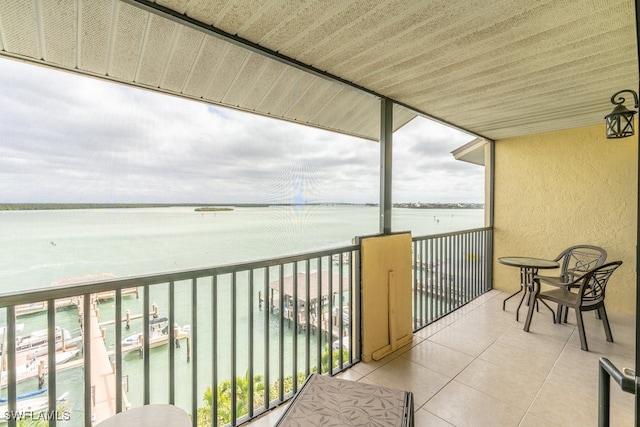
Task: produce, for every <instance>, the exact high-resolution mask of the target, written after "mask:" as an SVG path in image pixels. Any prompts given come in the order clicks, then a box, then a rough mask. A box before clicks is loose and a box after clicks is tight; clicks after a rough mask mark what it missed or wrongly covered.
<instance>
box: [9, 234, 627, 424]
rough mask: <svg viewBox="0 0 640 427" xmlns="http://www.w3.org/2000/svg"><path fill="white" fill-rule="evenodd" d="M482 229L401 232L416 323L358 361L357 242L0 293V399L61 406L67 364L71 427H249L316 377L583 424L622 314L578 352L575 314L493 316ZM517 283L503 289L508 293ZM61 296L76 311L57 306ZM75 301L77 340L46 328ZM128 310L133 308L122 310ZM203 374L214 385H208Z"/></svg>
mask: <svg viewBox="0 0 640 427" xmlns="http://www.w3.org/2000/svg"><path fill="white" fill-rule="evenodd" d="M491 235H492V230H491V229H490V228H484V229H477V230H467V231H462V232H454V233H447V234H444V235H435V236H424V237H414V238H413V239H410V240H407V239H404V241H405V242H411V243H410V245H411V248H410V252H408V253H412V256H411V257H412V259H413V262H412V265H411V268H410V270H411V273H412V276H413V280H412V283H411V286H410V288H411V289H408V288H407V286H408V285H409V283H407V282H405V283H404V285H402V287H405V288H407V290H409V291H410V295H411V298H410V305H409V306H407V307H406V310H405V311H406V312H408V313H413V315H412V316H411V325H410V328H411V329H413V330H414V331H415V333H414V334H413V336H412V338H410V342H409V344H408V345H404V346H401V348H398V349H396V350H395V351H393V352H392V353H391V354H388V355H386V356H384V357H381V358H377V357H374V359H376V360H373V361H369V362H363V361H361V355H362V360H366V359H369V360H370V359H371V357H370V355H369V356H367V355H366V354H365V353H366V351H365V350H366V348H367V344H368V343H367V341H371V331H368V332H367V331H366V328H363V325H362V319H363V316H364V315H363V314H362V313H366V311H367V310H369V311H370V308H371V307H367V306H366V304H365V305H362V304H361V302H360V301H361V292H362V289H367V288H366V286H369V285H367V284H364V283H361V281H360V280H361V279H362V277H363V276H361V270H362V268H363V265H366V264H367V260H366V256H367V254H368V252H365V251H364V247H365V246H363V245H361V244H355V245H352V246H348V247H342V248H335V249H331V250H326V251H321V252H315V253H309V254H300V255H297V256H294V257H286V258H279V259H273V260H263V261H257V262H251V263H245V264H238V265H227V266H220V267H212V268H209V269H201V270H192V271H179V272H174V273H166V274H158V275H152V276H144V277H131V278H124V279H107V280H95V278H94V281H93V282H87V283H85V284H81V285H73V284H68V285H66V286H62V287H60V288H58V289H48V290H39V291H34V292H28V293H17V294H5V295H4V296H3V298H2V302H1V303H2V306H3V307H6V308H5V309H3V310H4V313H3V314H4V316H6V317H5V318H4V319H3V320H5V319H6V325H7V326H8V327H7V340H6V342H5V344H3V345H4V346H5V347H4V348H7V350H8V351H7V352H6V354H7V356H6V357H4V358H3V361H4V363H5V366H7V368H6V371H5V372H6V373H3V374H4V377H3V383H5V384H3V387H6V388H3V391H2V394H3V396H7V397H9V406H8V407H9V408H11V407H12V406H13V409H11V410H20V408H21V407H22V406H21V405H22V404H21V403H20V400H19V399H18V400H17V401H13V399H14V398H18V396H19V395H21V394H22V393H24V392H25V391H26V390H30V389H31V390H32V389H34V388H35V387H36V386H35V384H36V381H38V384H39V388H40V389H43V388H44V389H47V394H43V395H42V396H44V397H43V398H41V399H43V402H42V405H43V408H45V409H46V408H47V407H48V408H56V407H57V408H58V409H60V406H59V405H60V402H56V400H57V399H58V397H59V396H60V395H63V394H64V392H68V391H69V390H68V389H67V388H65V387H68V385H69V382H68V380H67V377H68V375H69V373H68V372H72V373H75V374H73V375H74V378H75V381H79V382H80V383H82V387H78V386H74V388H75V389H76V390H75V391H72V393H74V395H73V398H72V399H71V402H72V403H70V405H71V406H67V407H66V409H65V411H66V412H63V414H66V415H65V416H68V417H70V418H71V419H72V421H73V422H72V425H85V426H89V425H92V424H93V423H94V422H95V421H97V422H99V421H101V420H103V419H106V418H107V417H108V416H109V415H110V414H114V413H116V412H121V411H124V410H127V409H128V408H129V407H131V406H139V405H142V404H149V403H170V404H175V405H177V406H180V407H182V408H183V409H184V410H185V411H187V412H188V413H190V414H197V415H196V416H194V417H193V426H194V427H199V426H202V425H210V424H211V419H212V417H213V419H217V422H215V423H214V425H228V424H230V425H240V424H243V423H247V422H249V423H250V425H258V426H261V425H272V424H273V422H274V421H275V420H276V419H277V418H278V417H279V416H280V415H281V414H282V412H283V410H284V408H286V405H287V404H288V402H289V400H290V399H291V398H292V397H293V396H294V394H295V392H296V391H297V390H298V388H299V387H300V386H301V385H302V382H303V381H304V378H305V377H306V376H308V375H309V374H310V373H311V372H318V373H321V374H325V375H332V376H334V375H336V376H338V377H341V378H344V379H348V380H353V381H360V382H366V383H370V384H377V385H381V386H386V387H389V388H394V389H403V390H410V391H412V392H413V393H414V402H415V407H414V409H415V415H416V422H417V424H416V425H438V424H436V423H438V422H439V423H442V425H447V424H446V423H449V424H451V425H492V424H493V425H500V426H526V425H544V423H545V422H546V423H548V424H549V425H554V424H555V425H563V426H564V425H568V426H570V425H576V426H578V425H580V426H582V425H589V424H590V423H593V422H595V421H594V420H595V419H597V416H598V405H597V402H598V359H599V357H601V356H605V357H607V358H608V359H610V360H611V361H612V362H613V363H614V364H615V365H616V366H619V367H624V366H629V367H632V366H633V363H634V338H635V336H634V333H635V330H634V321H635V319H634V318H633V317H632V316H630V315H623V314H618V313H610V318H611V323H612V330H613V334H614V339H615V342H614V343H607V342H606V340H605V339H604V335H603V332H602V327H601V325H600V324H599V322H600V321H599V320H596V319H595V318H594V317H593V316H586V330H587V334H588V336H589V338H588V339H589V345H590V348H591V351H590V352H584V351H581V350H580V342H579V337H578V334H577V331H576V324H575V319H574V318H573V317H570V318H569V322H568V323H567V324H563V325H554V324H553V323H552V322H551V319H550V318H549V317H550V316H549V315H548V313H547V312H545V310H546V309H545V308H542V309H541V312H540V313H538V314H536V315H535V317H534V322H533V326H532V329H531V332H529V333H526V332H524V331H523V321H522V319H523V317H522V316H521V317H520V319H521V321H520V322H517V321H516V320H515V318H516V316H515V309H516V307H517V301H510V302H508V303H507V309H506V310H505V311H503V310H502V303H503V300H504V298H505V297H506V296H507V295H508V293H506V292H502V291H499V290H495V289H494V290H491V288H490V287H488V285H487V284H488V283H489V282H488V280H487V277H488V276H489V271H490V266H491V264H492V263H491V257H490V256H489V253H490V252H489V248H490V241H491ZM382 239H387V237H382ZM392 250H395V249H392ZM367 251H368V249H367ZM379 262H380V261H379V260H377V261H376V263H379ZM320 272H321V274H319V273H320ZM515 283H516V282H514V283H512V284H507V283H503V284H501V285H503V286H504V287H506V288H507V289H509V288H511V289H512V288H513V287H515V286H514V285H515ZM295 285H297V286H295ZM361 285H362V286H363V287H361ZM425 285H427V286H425ZM369 290H370V291H371V289H369ZM281 295H283V296H284V297H281ZM177 296H180V298H176V297H177ZM340 296H342V297H340ZM294 301H297V303H294ZM340 301H341V302H340ZM362 301H363V303H364V302H365V301H369V303H371V301H372V300H371V299H368V300H365V299H362ZM158 302H159V303H158ZM185 302H186V304H184V303H185ZM68 305H71V306H73V307H75V308H72V309H63V306H68ZM159 306H160V308H159ZM54 307H55V308H54ZM307 308H308V309H307ZM27 309H28V310H27ZM75 309H77V310H78V312H79V314H80V317H79V318H80V320H81V324H82V325H83V326H82V333H81V338H83V341H82V342H81V343H79V342H78V340H77V339H76V338H73V337H71V336H68V337H67V336H66V335H64V334H60V333H59V332H60V331H61V328H60V325H66V326H68V325H69V324H70V322H71V321H72V319H73V318H74V316H75V314H74V313H75V311H74V310H75ZM134 309H137V310H138V311H139V312H140V313H141V314H140V315H132V313H131V311H132V310H134ZM37 311H40V312H42V313H46V314H47V315H46V316H40V319H41V321H44V320H46V321H45V322H44V323H42V326H44V327H45V330H46V334H45V335H46V336H47V338H48V340H47V339H43V342H44V343H45V345H44V346H42V345H35V343H34V346H33V348H31V349H29V350H27V351H25V349H24V348H23V344H24V340H20V339H16V334H17V332H12V331H17V330H18V325H17V321H21V320H23V319H27V320H28V321H30V322H31V323H34V322H35V319H36V317H35V316H37V315H35V314H32V313H30V312H37ZM70 313H71V314H70ZM332 313H342V315H332ZM163 316H167V317H166V318H164V317H163ZM45 317H46V319H45ZM98 317H99V319H100V321H98ZM318 320H320V321H319V322H318ZM161 321H165V323H167V324H168V325H175V324H178V323H179V324H180V325H183V326H184V324H185V323H186V321H189V322H190V328H184V331H185V332H184V335H182V333H181V332H180V331H181V330H182V329H180V328H179V329H178V330H174V331H173V332H174V333H173V334H172V333H169V331H167V332H165V333H163V334H160V335H158V336H156V334H155V332H156V329H157V328H156V326H155V325H159V324H160V322H161ZM136 322H137V323H138V325H137V327H136ZM3 323H4V322H3ZM115 325H121V326H120V327H117V326H115ZM250 325H252V326H250ZM130 327H131V331H129V328H130ZM369 328H371V326H369ZM134 330H141V331H142V332H140V333H138V334H137V335H136V334H133V335H131V337H133V336H136V337H137V338H138V339H134V340H130V337H125V335H129V334H131V333H132V332H133V331H134ZM385 332H386V331H376V332H375V334H374V335H376V336H383V335H385ZM58 335H60V337H59V338H58ZM390 335H391V334H390V333H389V336H390ZM63 337H64V338H63ZM340 337H342V339H340ZM158 339H163V340H164V341H162V342H156V341H154V340H158ZM384 339H387V338H384ZM47 341H48V342H47ZM13 342H15V343H16V344H15V345H12V344H11V343H13ZM60 344H62V347H63V348H62V350H63V351H62V353H64V350H65V348H64V347H65V346H66V347H67V348H71V351H73V349H74V348H77V349H79V350H81V351H82V353H83V355H82V356H79V357H77V358H76V360H75V361H71V362H68V363H64V362H58V360H57V357H58V355H60V354H62V353H61V352H60V349H59V348H58V347H59V346H60ZM156 344H157V345H158V346H159V347H160V348H155V347H156ZM167 344H168V345H167ZM54 346H55V347H56V349H57V350H58V351H57V352H56V351H54ZM330 346H331V348H332V349H333V351H328V349H329V347H330ZM67 351H69V350H67ZM76 352H77V351H76ZM4 354H5V352H4V351H3V355H4ZM374 354H375V353H374ZM31 355H33V356H31ZM25 357H26V360H28V361H29V363H31V362H33V360H37V361H38V363H39V364H41V365H43V366H45V365H46V366H49V367H53V368H43V370H42V371H40V370H36V369H35V368H34V369H33V370H32V372H31V375H28V374H29V373H28V372H25V371H24V368H23V366H24V365H23V362H24V360H25ZM30 357H31V359H30ZM33 357H37V359H33ZM34 366H35V363H34ZM67 368H69V369H67ZM36 374H37V375H36ZM117 384H123V386H122V387H117ZM211 384H217V387H216V388H215V390H216V392H215V393H214V394H211V390H212V389H211ZM613 389H614V393H613V397H612V400H611V408H612V418H611V421H612V423H613V425H630V424H631V423H633V417H634V412H633V396H632V395H630V394H625V393H623V392H622V391H620V390H619V389H617V388H615V387H614V388H613ZM203 392H204V394H203ZM43 393H44V392H43ZM207 393H209V397H208V398H207ZM73 399H75V403H73ZM207 399H208V400H209V405H207V404H206V401H207ZM51 410H52V409H51ZM58 421H60V420H58ZM54 425H55V424H54ZM62 425H64V424H62Z"/></svg>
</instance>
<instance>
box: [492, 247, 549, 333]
mask: <svg viewBox="0 0 640 427" xmlns="http://www.w3.org/2000/svg"><path fill="white" fill-rule="evenodd" d="M498 262H499V263H500V264H504V265H508V266H511V267H518V268H519V269H520V289H518V291H517V292H514V293H513V294H511V295H509V296H508V297H507V298H505V300H504V301H502V310H504V309H505V306H506V303H507V301H508V300H509V299H511V298H513V297H514V296H516V295H518V294H519V293H520V292H522V298H520V304H518V309H517V310H516V322H517V321H519V316H520V307H521V306H522V302H523V301H524V299H525V297H526V296H527V295H529V296H531V295H532V294H533V278H534V277H535V276H536V274H538V270H540V269H553V268H558V267H560V264H558V262H557V261H553V260H550V259H543V258H533V257H522V256H509V257H501V258H498ZM535 302H536V301H529V300H527V305H528V304H533V303H535ZM543 303H544V301H543ZM545 305H546V303H545ZM547 307H549V306H547ZM549 310H551V311H552V312H553V310H552V309H551V307H549Z"/></svg>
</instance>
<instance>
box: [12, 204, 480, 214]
mask: <svg viewBox="0 0 640 427" xmlns="http://www.w3.org/2000/svg"><path fill="white" fill-rule="evenodd" d="M272 206H366V207H377V206H378V204H377V203H306V204H305V203H211V204H207V203H0V211H42V210H65V209H140V208H173V207H193V208H197V209H196V210H197V211H198V212H199V211H215V210H232V208H268V207H272ZM393 207H394V208H406V209H484V205H483V204H482V203H394V204H393Z"/></svg>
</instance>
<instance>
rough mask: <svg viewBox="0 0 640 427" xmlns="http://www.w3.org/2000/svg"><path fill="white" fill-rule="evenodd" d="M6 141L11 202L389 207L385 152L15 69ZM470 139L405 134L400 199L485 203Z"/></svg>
mask: <svg viewBox="0 0 640 427" xmlns="http://www.w3.org/2000/svg"><path fill="white" fill-rule="evenodd" d="M0 135H1V136H0V138H1V139H0V180H1V181H2V182H3V185H2V186H0V202H2V203H19V202H24V203H27V202H43V203H46V202H49V203H53V202H76V203H81V202H100V203H153V202H158V203H160V202H162V203H174V202H175V203H177V202H183V203H186V202H195V203H249V202H266V203H274V202H332V201H336V202H354V203H361V202H369V203H375V202H378V198H379V180H380V179H379V170H380V166H379V157H380V156H379V146H378V144H377V143H375V142H371V141H366V140H360V139H357V138H353V137H348V136H343V135H339V134H335V133H331V132H328V131H322V130H318V129H313V128H309V127H305V126H301V125H296V124H291V123H287V122H283V121H279V120H273V119H268V118H265V117H261V116H256V115H252V114H248V113H244V112H240V111H236V110H231V109H223V108H218V107H214V106H211V105H206V104H204V103H199V102H194V101H190V100H185V99H181V98H178V97H172V96H167V95H164V94H159V93H154V92H151V91H145V90H139V89H134V88H130V87H127V86H123V85H117V84H113V83H109V82H105V81H102V80H98V79H93V78H87V77H80V76H77V75H74V74H71V73H66V72H60V71H55V70H50V69H47V68H43V67H37V66H33V65H28V64H24V63H20V62H16V61H10V60H4V59H2V60H0ZM470 139H471V137H469V136H468V135H465V134H461V133H459V132H456V131H452V130H451V129H449V128H446V127H443V126H441V125H438V124H434V123H432V122H430V121H428V120H425V119H417V120H414V121H413V122H411V123H409V124H408V125H406V126H405V127H404V128H402V129H401V130H399V131H398V132H397V133H396V134H395V135H394V156H395V158H394V165H393V169H394V190H393V191H394V200H395V201H482V197H483V194H484V193H483V190H482V188H481V187H482V179H483V172H482V171H483V168H481V167H478V166H474V165H467V164H463V163H461V162H457V161H455V160H453V157H452V156H451V154H450V151H452V150H453V149H455V148H456V147H458V146H460V145H462V144H464V143H466V142H467V141H469V140H470ZM469 166H471V167H469ZM478 177H480V179H479V178H478ZM451 198H454V199H455V200H450V199H451Z"/></svg>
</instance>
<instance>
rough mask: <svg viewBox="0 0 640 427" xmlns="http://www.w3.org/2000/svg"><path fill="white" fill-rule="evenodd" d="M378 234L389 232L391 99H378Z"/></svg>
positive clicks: (391, 156)
mask: <svg viewBox="0 0 640 427" xmlns="http://www.w3.org/2000/svg"><path fill="white" fill-rule="evenodd" d="M380 113H381V114H380V234H384V235H388V234H391V207H392V202H391V163H392V160H393V155H392V151H393V150H392V148H393V101H391V100H390V99H386V98H381V99H380Z"/></svg>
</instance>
